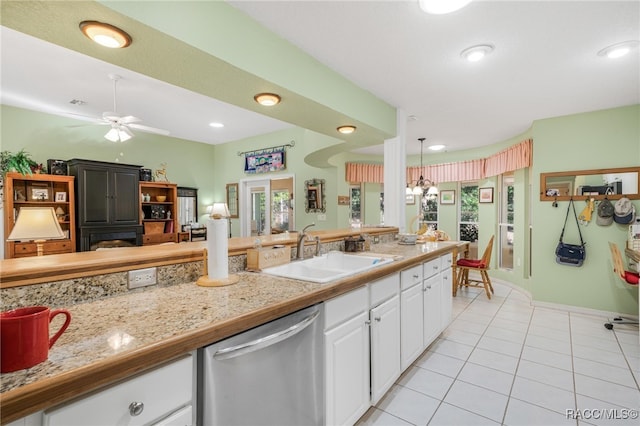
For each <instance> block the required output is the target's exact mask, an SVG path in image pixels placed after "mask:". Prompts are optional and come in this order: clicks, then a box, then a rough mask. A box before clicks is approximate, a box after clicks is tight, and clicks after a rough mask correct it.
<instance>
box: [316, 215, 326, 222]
mask: <svg viewBox="0 0 640 426" xmlns="http://www.w3.org/2000/svg"><path fill="white" fill-rule="evenodd" d="M317 218H318V220H319V221H321V222H324V221H325V220H327V215H326V214H324V213H321V214H319V215H318V216H317Z"/></svg>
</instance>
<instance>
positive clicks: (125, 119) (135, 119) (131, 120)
mask: <svg viewBox="0 0 640 426" xmlns="http://www.w3.org/2000/svg"><path fill="white" fill-rule="evenodd" d="M118 121H119V122H120V123H122V124H130V123H139V122H140V121H142V120H141V119H139V118H138V117H134V116H133V115H126V116H124V117H120V119H119V120H118Z"/></svg>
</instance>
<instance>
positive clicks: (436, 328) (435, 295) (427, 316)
mask: <svg viewBox="0 0 640 426" xmlns="http://www.w3.org/2000/svg"><path fill="white" fill-rule="evenodd" d="M441 280H442V277H441V276H440V274H438V275H434V276H433V277H431V278H428V279H426V280H424V283H423V284H422V292H423V293H422V295H423V297H424V299H423V300H424V302H423V306H424V338H423V345H424V346H423V347H424V348H426V347H427V346H429V345H430V344H431V342H433V341H434V340H435V339H436V337H438V334H440V326H441V324H442V308H441V306H440V304H441V302H442V299H441V295H440V289H441V288H442V285H441V284H442V283H441Z"/></svg>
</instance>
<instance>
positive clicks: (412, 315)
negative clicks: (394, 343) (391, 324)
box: [400, 284, 424, 371]
mask: <svg viewBox="0 0 640 426" xmlns="http://www.w3.org/2000/svg"><path fill="white" fill-rule="evenodd" d="M422 303H423V302H422V285H421V284H414V285H413V287H410V288H408V289H407V290H404V291H403V292H402V293H401V295H400V356H401V361H400V367H401V368H402V370H403V371H404V370H406V369H407V368H409V366H410V365H411V363H412V362H413V361H415V360H416V358H418V356H419V355H420V354H421V353H422V350H423V346H422V339H423V337H422V336H423V329H424V321H423V320H422V311H423V308H422Z"/></svg>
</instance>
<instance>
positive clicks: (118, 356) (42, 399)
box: [0, 237, 466, 424]
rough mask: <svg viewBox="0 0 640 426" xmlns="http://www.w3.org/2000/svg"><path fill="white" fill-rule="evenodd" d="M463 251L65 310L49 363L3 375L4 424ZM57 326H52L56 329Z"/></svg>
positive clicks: (431, 246) (396, 252)
mask: <svg viewBox="0 0 640 426" xmlns="http://www.w3.org/2000/svg"><path fill="white" fill-rule="evenodd" d="M336 238H338V237H336ZM465 244H466V243H462V244H460V243H457V242H433V243H425V244H417V245H414V246H405V245H399V244H397V243H393V242H392V243H383V244H372V245H371V252H372V253H379V254H388V255H393V256H396V258H397V260H395V261H394V262H391V263H389V264H386V265H381V266H380V267H377V268H374V269H372V270H370V271H368V272H364V273H361V274H358V275H353V276H350V277H346V278H344V279H341V280H337V281H335V282H331V283H328V284H315V283H310V282H304V281H296V280H290V279H286V278H279V277H273V276H268V275H266V274H261V273H251V272H241V273H239V276H240V282H239V283H238V284H235V285H232V286H228V287H216V288H208V287H207V288H204V287H198V286H197V285H196V284H195V283H194V282H184V283H181V284H177V285H171V286H167V287H159V288H154V289H150V290H147V291H144V292H130V293H127V294H124V295H118V296H114V297H109V298H105V299H102V300H97V301H92V302H88V303H78V304H72V305H68V306H65V308H67V309H69V311H70V312H71V314H72V316H73V320H72V322H71V325H70V326H69V328H68V329H67V331H66V332H65V333H64V334H63V335H62V336H61V337H60V339H59V340H58V342H57V343H56V345H55V346H54V347H53V348H52V350H51V351H50V354H49V359H48V360H47V361H45V362H43V363H41V364H39V365H37V366H35V367H32V368H30V369H27V370H22V371H17V372H13V373H7V374H3V375H2V385H1V392H2V393H1V394H0V398H1V399H0V401H1V404H2V407H1V422H2V423H3V424H4V423H6V422H9V421H12V420H14V419H17V418H20V417H22V416H25V415H28V414H30V413H33V412H36V411H39V410H42V409H46V408H48V407H52V406H55V405H57V404H60V403H62V402H65V401H68V400H70V399H72V398H75V397H78V396H81V395H83V394H86V393H88V392H91V391H93V390H96V389H99V388H101V387H104V386H107V385H109V384H111V383H114V382H117V381H119V380H122V379H125V378H127V377H131V376H133V375H135V374H137V373H140V372H142V371H145V370H148V369H150V368H152V367H154V366H157V365H160V364H162V363H165V362H168V361H171V360H173V359H176V358H179V357H181V356H184V354H186V353H189V352H191V351H193V350H195V349H197V348H200V347H203V346H206V345H208V344H210V343H213V342H216V341H219V340H222V339H224V338H226V337H229V336H232V335H234V334H237V333H240V332H242V331H245V330H248V329H250V328H252V327H255V326H257V325H260V324H264V323H266V322H268V321H271V320H273V319H276V318H280V317H282V316H284V315H287V314H289V313H292V312H295V311H297V310H300V309H302V308H305V307H308V306H311V305H313V304H316V303H319V302H323V301H326V300H328V299H331V298H333V297H336V296H338V295H341V294H344V293H347V292H349V291H351V290H354V289H356V288H358V287H361V286H364V285H366V284H367V283H368V282H371V281H373V280H376V279H379V278H381V277H384V276H387V275H389V274H392V273H395V272H398V271H401V270H404V269H407V268H409V267H411V266H414V265H417V264H420V263H421V262H424V261H427V260H429V259H432V258H436V257H438V256H441V255H442V254H445V253H450V252H456V251H458V250H459V249H460V248H462V247H464V246H465ZM165 249H166V250H170V249H169V248H165ZM156 250H161V249H156ZM56 326H57V325H56V323H55V321H54V323H53V325H52V329H55V328H56Z"/></svg>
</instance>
